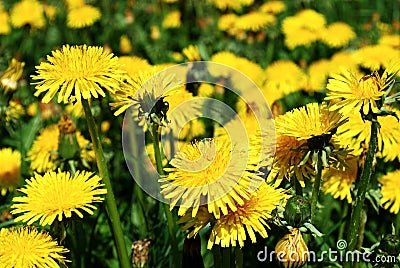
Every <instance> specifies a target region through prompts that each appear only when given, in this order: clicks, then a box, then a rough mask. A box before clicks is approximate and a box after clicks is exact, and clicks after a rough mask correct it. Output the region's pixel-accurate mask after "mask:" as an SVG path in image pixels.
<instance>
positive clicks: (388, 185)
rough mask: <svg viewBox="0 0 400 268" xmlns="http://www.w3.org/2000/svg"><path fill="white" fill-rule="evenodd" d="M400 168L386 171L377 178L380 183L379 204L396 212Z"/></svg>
mask: <svg viewBox="0 0 400 268" xmlns="http://www.w3.org/2000/svg"><path fill="white" fill-rule="evenodd" d="M399 178H400V170H395V171H392V172H389V173H387V174H386V175H384V176H382V177H380V178H379V179H378V181H379V183H380V184H382V188H381V193H382V197H381V204H382V206H383V208H384V209H387V210H389V211H390V212H391V213H394V214H397V213H399V210H400V188H399Z"/></svg>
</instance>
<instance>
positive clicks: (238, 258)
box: [235, 247, 243, 268]
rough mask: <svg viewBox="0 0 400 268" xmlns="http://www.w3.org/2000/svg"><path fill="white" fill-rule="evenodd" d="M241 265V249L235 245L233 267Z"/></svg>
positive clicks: (239, 267) (236, 267) (240, 266)
mask: <svg viewBox="0 0 400 268" xmlns="http://www.w3.org/2000/svg"><path fill="white" fill-rule="evenodd" d="M242 267H243V251H242V249H241V248H240V247H235V268H242Z"/></svg>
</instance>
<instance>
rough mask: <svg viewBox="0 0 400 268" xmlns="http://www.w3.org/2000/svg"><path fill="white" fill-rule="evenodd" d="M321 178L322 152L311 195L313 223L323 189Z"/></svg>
mask: <svg viewBox="0 0 400 268" xmlns="http://www.w3.org/2000/svg"><path fill="white" fill-rule="evenodd" d="M321 177H322V159H321V152H318V156H317V163H316V174H315V180H314V186H313V190H312V195H311V223H313V224H314V223H315V217H316V214H317V212H316V210H317V203H318V197H319V191H320V188H321Z"/></svg>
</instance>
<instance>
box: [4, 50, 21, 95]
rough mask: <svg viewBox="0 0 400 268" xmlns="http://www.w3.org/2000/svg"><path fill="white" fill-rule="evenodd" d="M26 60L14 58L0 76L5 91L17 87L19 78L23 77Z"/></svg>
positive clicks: (13, 89)
mask: <svg viewBox="0 0 400 268" xmlns="http://www.w3.org/2000/svg"><path fill="white" fill-rule="evenodd" d="M24 66H25V62H19V61H17V60H16V59H15V58H13V59H12V60H11V62H10V65H9V66H8V68H7V70H6V71H5V72H4V73H3V75H2V76H1V78H0V81H1V85H2V87H3V88H4V91H5V92H7V91H15V90H16V89H17V85H18V83H17V82H18V80H19V79H20V78H21V76H22V73H23V71H24Z"/></svg>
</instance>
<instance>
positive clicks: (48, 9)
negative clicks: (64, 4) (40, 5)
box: [44, 5, 58, 21]
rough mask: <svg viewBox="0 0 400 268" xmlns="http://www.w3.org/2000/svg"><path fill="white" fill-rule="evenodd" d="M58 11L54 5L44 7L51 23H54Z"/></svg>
mask: <svg viewBox="0 0 400 268" xmlns="http://www.w3.org/2000/svg"><path fill="white" fill-rule="evenodd" d="M57 11H58V9H57V7H55V6H52V5H45V7H44V13H45V14H46V17H47V18H49V20H50V21H54V19H55V17H56V14H57Z"/></svg>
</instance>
